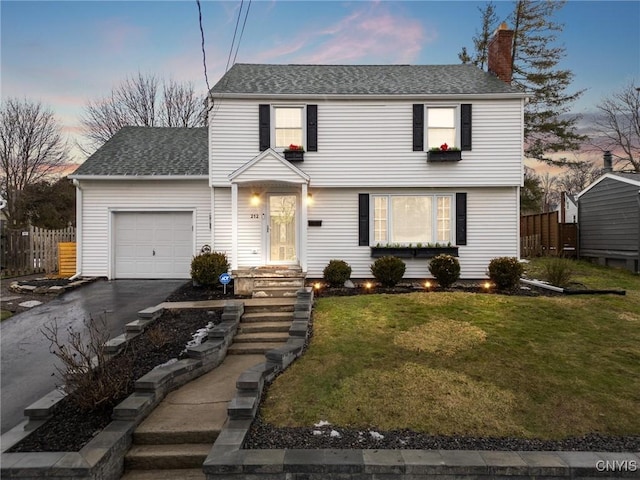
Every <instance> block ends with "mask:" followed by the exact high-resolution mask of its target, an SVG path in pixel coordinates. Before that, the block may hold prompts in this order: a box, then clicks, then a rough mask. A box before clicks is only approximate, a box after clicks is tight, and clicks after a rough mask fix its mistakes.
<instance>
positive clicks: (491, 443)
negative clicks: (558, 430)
mask: <svg viewBox="0 0 640 480" xmlns="http://www.w3.org/2000/svg"><path fill="white" fill-rule="evenodd" d="M332 430H335V431H336V432H338V434H339V435H340V436H339V437H337V436H334V437H332V436H331V431H332ZM314 431H315V432H316V433H315V434H314ZM372 432H373V435H372ZM374 435H375V437H376V438H374ZM244 448H247V449H267V448H304V449H313V448H357V449H420V450H421V449H425V450H511V451H526V450H536V451H559V450H568V451H590V452H635V451H638V450H639V449H640V436H629V437H607V436H603V435H599V434H595V433H594V434H589V435H585V436H584V437H577V438H567V439H564V440H536V439H525V438H474V437H465V436H459V437H458V436H434V435H427V434H422V433H417V432H414V431H411V430H393V431H382V430H375V429H371V430H354V429H345V428H340V427H337V426H330V425H327V426H323V427H311V428H280V427H274V426H272V425H269V424H266V423H264V422H263V421H262V419H261V418H260V417H258V418H256V420H254V422H253V424H252V426H251V430H250V431H249V435H248V437H247V440H246V441H245V444H244Z"/></svg>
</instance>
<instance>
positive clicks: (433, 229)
mask: <svg viewBox="0 0 640 480" xmlns="http://www.w3.org/2000/svg"><path fill="white" fill-rule="evenodd" d="M452 204H453V196H452V195H373V242H374V244H378V243H379V244H382V245H385V244H391V243H399V244H401V245H408V244H410V243H411V244H413V245H415V244H417V243H423V244H425V245H426V244H428V243H445V244H446V243H449V242H452V241H453V234H452V231H451V226H452V224H453V219H452V215H453V208H452Z"/></svg>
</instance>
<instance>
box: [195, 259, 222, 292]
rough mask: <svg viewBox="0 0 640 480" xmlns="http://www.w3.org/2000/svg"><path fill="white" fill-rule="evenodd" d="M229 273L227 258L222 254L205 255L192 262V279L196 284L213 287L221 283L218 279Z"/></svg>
mask: <svg viewBox="0 0 640 480" xmlns="http://www.w3.org/2000/svg"><path fill="white" fill-rule="evenodd" d="M228 271H229V262H228V261H227V256H226V255H225V254H224V253H220V252H211V253H203V254H201V255H198V256H197V257H193V260H192V261H191V278H192V279H193V281H194V282H196V283H198V284H200V285H204V286H206V287H212V286H214V285H217V284H218V283H219V280H218V277H219V276H220V275H222V274H223V273H225V272H228Z"/></svg>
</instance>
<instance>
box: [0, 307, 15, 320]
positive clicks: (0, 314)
mask: <svg viewBox="0 0 640 480" xmlns="http://www.w3.org/2000/svg"><path fill="white" fill-rule="evenodd" d="M11 315H13V314H12V313H11V312H10V311H8V310H0V322H1V321H3V320H6V319H7V318H9V317H10V316H11Z"/></svg>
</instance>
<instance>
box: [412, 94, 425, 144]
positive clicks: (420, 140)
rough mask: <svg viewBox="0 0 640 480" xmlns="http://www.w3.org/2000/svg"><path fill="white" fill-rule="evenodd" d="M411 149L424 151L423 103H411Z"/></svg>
mask: <svg viewBox="0 0 640 480" xmlns="http://www.w3.org/2000/svg"><path fill="white" fill-rule="evenodd" d="M413 151H414V152H423V151H424V105H423V104H421V103H414V104H413Z"/></svg>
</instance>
